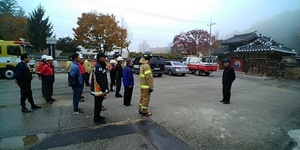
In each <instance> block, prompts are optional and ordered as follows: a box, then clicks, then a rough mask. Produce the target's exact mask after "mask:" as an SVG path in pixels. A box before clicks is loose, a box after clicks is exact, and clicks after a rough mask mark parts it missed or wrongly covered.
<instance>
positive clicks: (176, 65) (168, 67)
mask: <svg viewBox="0 0 300 150" xmlns="http://www.w3.org/2000/svg"><path fill="white" fill-rule="evenodd" d="M165 73H168V74H169V75H170V76H171V75H179V74H180V75H182V76H185V74H187V73H189V69H188V66H187V65H185V64H183V63H181V62H179V61H165Z"/></svg>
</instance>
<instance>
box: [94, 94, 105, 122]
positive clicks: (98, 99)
mask: <svg viewBox="0 0 300 150" xmlns="http://www.w3.org/2000/svg"><path fill="white" fill-rule="evenodd" d="M94 99H95V104H94V121H96V120H98V119H100V113H101V107H102V102H103V99H104V97H103V96H94Z"/></svg>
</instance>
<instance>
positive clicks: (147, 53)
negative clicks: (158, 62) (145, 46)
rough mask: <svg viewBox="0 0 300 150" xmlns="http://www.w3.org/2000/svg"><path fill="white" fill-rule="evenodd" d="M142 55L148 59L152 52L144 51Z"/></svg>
mask: <svg viewBox="0 0 300 150" xmlns="http://www.w3.org/2000/svg"><path fill="white" fill-rule="evenodd" d="M143 57H144V58H145V59H147V60H149V59H150V58H151V57H152V53H151V52H150V51H146V52H144V55H143Z"/></svg>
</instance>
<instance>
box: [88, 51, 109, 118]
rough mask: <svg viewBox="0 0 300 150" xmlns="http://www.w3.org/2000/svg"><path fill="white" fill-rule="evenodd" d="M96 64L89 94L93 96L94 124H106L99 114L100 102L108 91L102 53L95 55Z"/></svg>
mask: <svg viewBox="0 0 300 150" xmlns="http://www.w3.org/2000/svg"><path fill="white" fill-rule="evenodd" d="M96 57H97V63H96V65H95V67H94V71H93V77H92V82H91V83H92V84H91V94H92V95H94V100H95V103H94V122H95V123H106V121H105V117H103V116H101V115H100V113H101V111H102V110H103V105H102V102H103V100H104V97H105V95H106V94H107V93H108V92H109V91H108V81H107V73H106V55H105V54H104V53H98V54H97V56H96Z"/></svg>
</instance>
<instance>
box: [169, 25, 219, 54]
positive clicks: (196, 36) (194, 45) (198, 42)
mask: <svg viewBox="0 0 300 150" xmlns="http://www.w3.org/2000/svg"><path fill="white" fill-rule="evenodd" d="M215 41H216V38H215V36H210V34H209V33H208V32H207V31H205V30H191V31H188V32H186V33H183V32H182V33H180V34H179V35H176V36H175V37H174V39H173V46H172V47H171V50H172V52H173V53H181V54H184V55H197V54H198V53H199V52H200V53H202V54H204V55H205V54H208V53H209V51H208V49H209V44H210V43H212V44H213V43H214V42H215Z"/></svg>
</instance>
